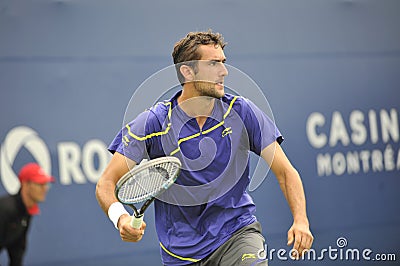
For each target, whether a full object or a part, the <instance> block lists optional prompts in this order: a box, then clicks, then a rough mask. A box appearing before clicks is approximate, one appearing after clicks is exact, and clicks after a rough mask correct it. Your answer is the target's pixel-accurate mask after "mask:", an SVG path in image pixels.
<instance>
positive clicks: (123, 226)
mask: <svg viewBox="0 0 400 266" xmlns="http://www.w3.org/2000/svg"><path fill="white" fill-rule="evenodd" d="M135 165H136V163H135V162H134V161H132V160H130V159H128V158H127V157H125V156H123V155H122V154H120V153H118V152H116V153H114V155H113V157H112V158H111V160H110V162H109V163H108V165H107V167H106V169H105V170H104V172H103V174H102V175H101V177H100V179H99V181H98V182H97V185H96V198H97V201H98V203H99V205H100V207H101V209H102V210H103V211H104V213H106V214H107V215H110V213H113V215H112V216H115V215H117V216H115V217H114V219H112V217H110V219H112V220H115V221H113V222H115V225H116V227H117V228H118V230H119V232H120V236H121V239H122V240H123V241H129V242H137V241H139V240H141V238H142V235H143V233H144V229H145V228H146V225H145V223H143V224H142V227H141V228H140V229H133V228H132V227H131V226H130V219H131V217H130V216H129V214H128V213H127V212H123V211H122V210H124V209H122V208H121V207H122V205H120V203H119V202H118V200H117V198H116V197H115V194H114V189H115V185H116V184H117V182H118V180H119V179H120V178H121V177H122V176H123V175H124V174H125V173H127V172H128V171H129V169H132V167H134V166H135ZM111 205H113V206H111ZM110 207H112V209H110ZM110 210H111V212H110ZM120 214H121V215H120ZM119 215H120V216H119Z"/></svg>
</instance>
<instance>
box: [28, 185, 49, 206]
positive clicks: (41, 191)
mask: <svg viewBox="0 0 400 266" xmlns="http://www.w3.org/2000/svg"><path fill="white" fill-rule="evenodd" d="M25 185H26V186H27V187H28V189H27V191H28V196H29V197H30V199H31V200H33V201H34V202H36V203H39V202H43V201H44V200H45V199H46V195H47V192H48V190H49V187H50V184H49V183H45V184H39V183H35V182H26V184H25Z"/></svg>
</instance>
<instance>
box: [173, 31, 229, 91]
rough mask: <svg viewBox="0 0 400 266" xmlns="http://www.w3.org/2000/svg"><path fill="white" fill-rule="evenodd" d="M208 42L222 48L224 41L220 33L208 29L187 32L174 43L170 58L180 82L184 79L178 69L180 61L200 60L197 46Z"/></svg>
mask: <svg viewBox="0 0 400 266" xmlns="http://www.w3.org/2000/svg"><path fill="white" fill-rule="evenodd" d="M209 44H214V45H215V46H220V47H221V48H222V49H224V48H225V45H226V42H225V41H224V38H223V37H222V34H220V33H214V32H213V31H212V30H211V29H209V30H208V31H196V32H189V33H188V34H187V35H186V36H185V37H184V38H182V39H181V40H179V41H178V42H177V43H175V45H174V50H173V51H172V58H173V60H174V64H175V68H176V72H177V75H178V79H179V82H180V83H181V84H183V83H184V81H185V79H184V77H183V75H182V73H181V72H180V70H179V68H180V66H181V65H182V63H184V62H190V61H195V60H200V58H201V54H200V53H199V52H198V48H199V46H200V45H209ZM189 64H190V63H189ZM192 67H195V66H192Z"/></svg>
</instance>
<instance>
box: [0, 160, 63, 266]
mask: <svg viewBox="0 0 400 266" xmlns="http://www.w3.org/2000/svg"><path fill="white" fill-rule="evenodd" d="M18 178H19V181H20V183H21V188H20V190H19V192H18V193H17V194H15V195H7V196H3V197H1V198H0V252H1V251H2V249H3V248H4V249H6V250H7V252H8V257H9V265H10V266H19V265H23V257H24V254H25V250H26V246H27V233H28V230H29V225H30V222H31V218H32V216H34V215H38V214H39V213H40V209H39V206H38V203H40V202H43V201H45V199H46V195H47V192H48V190H49V184H50V183H52V182H54V181H55V180H54V178H53V177H52V176H49V175H47V174H46V173H45V172H44V170H43V169H42V168H41V167H40V166H39V165H38V164H36V163H28V164H26V165H24V166H23V167H22V168H21V170H20V172H19V174H18Z"/></svg>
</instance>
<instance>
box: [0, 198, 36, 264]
mask: <svg viewBox="0 0 400 266" xmlns="http://www.w3.org/2000/svg"><path fill="white" fill-rule="evenodd" d="M30 220H31V215H30V214H29V213H28V211H27V209H26V207H25V205H24V203H23V202H22V198H21V194H20V193H18V194H16V195H9V196H3V197H1V198H0V252H1V250H2V249H3V248H5V249H7V251H8V254H9V257H10V265H13V266H14V265H15V266H16V265H22V259H23V255H24V253H25V247H26V235H27V232H28V229H29V224H30Z"/></svg>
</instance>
